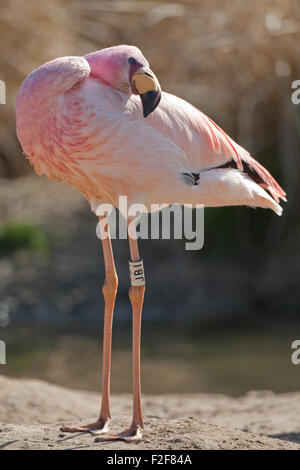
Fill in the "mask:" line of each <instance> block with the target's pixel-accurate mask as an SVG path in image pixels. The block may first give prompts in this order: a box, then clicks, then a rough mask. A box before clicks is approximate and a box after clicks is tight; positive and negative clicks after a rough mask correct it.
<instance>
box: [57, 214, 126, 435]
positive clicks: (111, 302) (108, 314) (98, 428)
mask: <svg viewBox="0 0 300 470" xmlns="http://www.w3.org/2000/svg"><path fill="white" fill-rule="evenodd" d="M99 221H100V233H101V237H102V248H103V256H104V264H105V282H104V285H103V288H102V291H103V295H104V301H105V310H104V330H103V364H102V402H101V410H100V416H99V419H98V420H97V421H95V422H93V423H90V424H85V425H82V426H81V425H79V426H64V427H62V428H61V431H63V432H92V433H93V434H103V433H105V432H107V431H108V426H109V422H110V402H109V396H110V367H111V339H112V321H113V313H114V306H115V299H116V294H117V288H118V277H117V273H116V269H115V263H114V257H113V251H112V246H111V240H110V236H109V229H108V226H107V233H106V236H105V224H106V222H107V221H106V219H105V218H99Z"/></svg>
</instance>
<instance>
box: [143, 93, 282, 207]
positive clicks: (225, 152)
mask: <svg viewBox="0 0 300 470" xmlns="http://www.w3.org/2000/svg"><path fill="white" fill-rule="evenodd" d="M148 122H149V124H150V125H151V126H153V127H155V128H157V129H159V130H160V132H162V133H165V134H166V135H168V136H169V137H170V138H171V139H172V141H173V142H175V143H176V144H177V145H178V146H179V147H181V148H182V149H183V150H184V151H185V153H186V155H187V156H188V159H189V162H190V165H191V167H192V168H193V169H194V170H200V171H203V170H206V169H213V168H214V169H215V168H236V169H238V170H240V171H242V172H244V173H246V174H247V175H248V176H249V177H250V178H251V179H253V181H254V182H255V183H257V184H258V185H259V186H261V187H262V188H264V189H266V190H267V191H268V192H269V193H270V194H271V196H272V197H273V198H274V199H275V201H276V202H278V201H279V198H281V199H283V200H286V197H285V196H286V193H285V192H284V190H283V189H282V188H281V187H280V186H279V184H278V183H277V182H276V181H275V179H274V178H273V177H272V175H271V174H270V173H269V172H268V171H267V170H266V169H265V168H264V167H263V166H262V165H261V164H260V163H258V162H257V161H256V160H255V159H254V158H253V157H252V156H251V155H250V154H249V152H248V151H247V150H245V149H244V148H243V147H241V146H240V145H238V144H237V143H236V142H235V141H234V140H233V139H231V137H229V136H228V135H227V134H226V132H224V131H223V130H222V129H221V128H220V127H219V126H218V125H217V124H216V123H215V122H214V121H213V120H212V119H210V118H209V117H208V116H206V115H205V114H204V113H203V112H201V111H199V110H198V109H197V108H195V107H194V106H192V105H191V104H190V103H188V102H187V101H185V100H183V99H181V98H178V97H177V96H174V95H171V94H169V93H163V96H162V100H161V103H160V105H159V107H158V109H157V110H156V111H155V112H154V113H153V114H152V115H150V116H149V118H148Z"/></svg>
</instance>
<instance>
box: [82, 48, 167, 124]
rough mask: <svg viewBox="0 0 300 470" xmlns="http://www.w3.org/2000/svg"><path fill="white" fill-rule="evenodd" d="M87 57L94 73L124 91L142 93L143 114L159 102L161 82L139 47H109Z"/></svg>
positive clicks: (147, 113)
mask: <svg viewBox="0 0 300 470" xmlns="http://www.w3.org/2000/svg"><path fill="white" fill-rule="evenodd" d="M84 57H85V59H86V60H87V61H88V63H89V65H90V68H91V75H92V76H95V77H97V78H99V79H100V80H101V81H103V82H104V83H106V84H107V85H110V86H112V87H113V88H116V89H117V90H119V91H121V92H123V93H128V94H131V93H133V94H135V95H139V96H140V98H141V101H142V106H143V114H144V117H147V116H149V114H150V113H152V112H153V111H154V110H155V108H156V107H157V106H158V105H159V102H160V99H161V88H160V84H159V82H158V80H157V78H156V76H155V75H154V73H153V72H152V70H150V68H149V63H148V62H147V60H146V59H145V57H144V56H143V54H142V53H141V51H140V50H139V49H138V48H137V47H135V46H114V47H108V48H107V49H102V50H100V51H96V52H92V53H91V54H87V55H86V56H84Z"/></svg>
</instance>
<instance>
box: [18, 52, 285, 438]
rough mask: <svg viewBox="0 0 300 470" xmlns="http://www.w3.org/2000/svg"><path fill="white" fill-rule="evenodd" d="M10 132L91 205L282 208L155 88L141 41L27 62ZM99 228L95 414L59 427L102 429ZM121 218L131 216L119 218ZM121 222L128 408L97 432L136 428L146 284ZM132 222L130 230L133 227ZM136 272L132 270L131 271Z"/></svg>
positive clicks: (39, 164) (180, 104)
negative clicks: (129, 322) (128, 319)
mask: <svg viewBox="0 0 300 470" xmlns="http://www.w3.org/2000/svg"><path fill="white" fill-rule="evenodd" d="M16 111H17V133H18V137H19V140H20V142H21V144H22V147H23V150H24V153H25V154H26V156H27V157H28V158H29V160H30V162H31V163H32V164H33V165H34V168H35V170H36V172H37V173H38V174H43V173H44V174H46V175H47V176H48V177H49V178H52V179H55V180H58V181H62V182H65V183H67V184H69V185H71V186H73V187H75V188H77V189H78V190H79V191H80V192H81V193H82V194H83V195H84V196H85V197H86V198H87V199H88V201H89V202H90V204H91V207H92V210H94V211H96V210H97V206H98V204H99V203H100V202H105V203H111V204H113V205H115V206H118V199H119V196H121V195H122V196H127V197H128V203H129V204H130V203H143V204H145V205H146V206H147V209H148V210H151V204H164V203H167V204H173V203H178V204H204V205H205V206H229V205H248V206H252V207H264V208H270V209H273V210H274V211H275V212H276V213H277V214H279V215H280V214H281V212H282V208H281V207H280V205H279V204H278V202H279V198H281V199H285V193H284V191H283V190H282V189H281V188H280V186H279V185H278V183H276V181H275V180H274V179H273V178H272V176H271V175H270V174H269V172H268V171H267V170H266V169H265V168H264V167H262V166H261V165H260V164H259V163H258V162H256V161H255V160H254V159H253V158H252V157H251V156H250V155H249V153H248V152H247V151H246V150H245V149H243V148H242V147H241V146H239V145H238V144H237V143H235V142H234V141H233V140H232V139H231V138H230V137H229V136H228V135H227V134H226V133H225V132H224V131H223V130H222V129H220V128H219V126H217V124H215V123H214V122H213V121H212V120H211V119H210V118H208V117H207V116H205V114H203V113H202V112H200V111H199V110H198V109H196V108H195V107H194V106H192V105H191V104H189V103H187V102H186V101H184V100H182V99H180V98H177V97H176V96H174V95H171V94H168V93H161V89H160V85H159V83H158V80H157V78H156V77H155V75H154V74H153V72H152V71H151V70H150V69H149V64H148V62H147V60H146V59H145V58H144V56H143V55H142V53H141V51H140V50H139V49H137V48H136V47H134V46H117V47H112V48H108V49H104V50H102V51H97V52H93V53H91V54H88V55H86V56H85V57H63V58H61V59H55V60H53V61H51V62H48V63H46V64H44V65H42V66H41V67H39V68H38V69H37V70H35V71H34V72H32V73H31V74H30V75H29V76H28V77H27V78H26V80H25V81H24V83H23V84H22V86H21V88H20V91H19V94H18V98H17V107H16ZM99 219H100V224H99V225H100V233H101V242H102V247H103V254H104V263H105V283H104V286H103V294H104V299H105V308H104V333H103V368H102V370H103V375H102V400H101V409H100V414H99V418H98V419H97V421H95V422H93V423H89V424H86V425H82V424H80V425H78V426H64V427H62V428H61V429H62V431H64V432H82V431H88V432H93V433H97V434H103V433H106V432H107V431H108V427H109V423H110V419H111V415H110V402H109V396H110V366H111V344H112V320H113V311H114V303H115V298H116V292H117V286H118V278H117V273H116V269H115V264H114V258H113V251H112V246H111V242H110V238H109V230H107V231H106V230H104V229H103V225H102V222H103V221H104V222H106V221H107V220H106V218H105V217H102V216H100V217H99ZM128 222H129V223H131V222H132V220H129V221H128ZM129 225H130V224H128V235H129V237H128V241H129V248H130V259H131V261H130V279H131V287H130V290H129V297H130V301H131V305H132V316H133V328H132V338H133V349H132V352H133V362H132V364H133V365H132V369H133V374H132V378H133V418H132V424H131V426H130V428H129V429H127V430H126V431H124V432H122V433H120V434H117V435H112V436H108V437H104V438H103V437H100V438H97V439H98V441H104V440H120V439H122V440H125V441H127V442H133V441H138V440H141V439H142V435H143V416H142V406H141V386H140V340H141V334H140V332H141V314H142V305H143V299H144V291H145V277H144V268H143V263H142V260H141V258H140V254H139V249H138V242H137V237H136V236H132V233H131V231H130V229H129ZM135 234H136V233H135V230H134V231H133V235H135ZM137 276H138V277H137Z"/></svg>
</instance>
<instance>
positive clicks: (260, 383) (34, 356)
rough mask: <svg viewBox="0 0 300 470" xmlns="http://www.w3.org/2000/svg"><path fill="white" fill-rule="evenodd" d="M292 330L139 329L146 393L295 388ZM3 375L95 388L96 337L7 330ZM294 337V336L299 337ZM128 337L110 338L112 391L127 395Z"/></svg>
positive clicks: (299, 379) (299, 369)
mask: <svg viewBox="0 0 300 470" xmlns="http://www.w3.org/2000/svg"><path fill="white" fill-rule="evenodd" d="M297 331H299V329H298V327H297V326H296V325H289V326H287V325H284V326H283V325H275V326H274V325H272V326H270V325H269V326H266V323H262V324H261V325H251V323H247V322H246V321H245V322H244V324H242V325H241V324H240V325H232V324H229V323H228V322H227V323H225V324H224V325H222V324H220V323H219V324H217V325H204V324H202V325H189V327H188V328H183V326H182V325H178V326H176V325H168V324H165V325H159V326H157V327H156V326H154V325H153V324H151V325H150V324H147V323H146V322H145V323H144V325H143V332H142V385H143V387H142V388H143V392H144V393H149V394H150V393H154V394H156V393H186V392H214V393H226V394H230V395H240V394H243V393H245V392H247V391H248V390H251V389H258V390H261V389H268V390H273V391H276V392H288V391H293V390H299V389H300V365H298V366H297V365H293V364H292V362H291V354H292V352H293V350H292V349H291V344H292V342H293V341H294V340H295V339H297ZM1 333H2V336H1V338H2V339H3V340H5V341H6V343H7V365H1V366H0V372H1V373H3V374H7V375H11V376H19V377H35V378H40V379H43V380H48V381H50V382H53V383H57V384H60V385H64V386H68V387H74V388H81V389H90V390H100V383H101V382H100V376H101V375H100V374H101V341H102V331H101V326H100V325H99V333H98V331H97V330H96V329H95V331H83V329H82V328H80V327H79V326H76V325H73V326H72V328H70V327H68V328H65V330H62V329H59V330H57V329H54V328H53V327H51V328H50V327H40V326H39V327H37V326H36V325H32V326H31V327H29V326H28V325H27V326H26V327H24V326H21V325H19V326H18V327H14V328H12V327H10V328H5V329H3V330H2V332H1ZM298 337H299V338H300V334H298ZM130 348H131V331H130V327H128V326H124V325H122V326H120V325H117V326H116V328H115V330H114V336H113V352H112V392H113V393H121V392H130V391H131V351H130Z"/></svg>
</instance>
